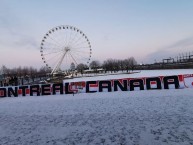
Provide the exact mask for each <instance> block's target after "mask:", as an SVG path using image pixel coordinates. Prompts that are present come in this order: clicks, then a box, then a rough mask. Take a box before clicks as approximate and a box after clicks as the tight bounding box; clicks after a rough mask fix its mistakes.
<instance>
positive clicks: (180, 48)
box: [145, 36, 193, 63]
mask: <svg viewBox="0 0 193 145" xmlns="http://www.w3.org/2000/svg"><path fill="white" fill-rule="evenodd" d="M192 51H193V36H191V37H188V38H185V39H181V40H179V41H176V42H175V43H173V44H170V45H168V46H166V47H163V48H161V49H159V50H157V51H156V52H154V53H151V54H149V55H147V56H146V57H145V61H146V62H148V63H152V62H154V61H155V60H156V61H162V59H164V58H168V57H173V58H174V57H176V56H178V55H179V54H181V53H184V54H185V53H187V52H191V53H192Z"/></svg>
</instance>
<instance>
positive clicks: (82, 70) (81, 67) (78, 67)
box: [76, 63, 88, 74]
mask: <svg viewBox="0 0 193 145" xmlns="http://www.w3.org/2000/svg"><path fill="white" fill-rule="evenodd" d="M87 68H88V66H87V65H86V64H83V63H80V64H78V65H77V67H76V69H77V71H78V72H80V73H81V74H83V72H84V70H85V69H87Z"/></svg>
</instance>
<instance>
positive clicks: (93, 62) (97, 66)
mask: <svg viewBox="0 0 193 145" xmlns="http://www.w3.org/2000/svg"><path fill="white" fill-rule="evenodd" d="M89 66H90V68H91V69H93V70H94V71H95V72H96V71H97V69H98V68H99V67H100V63H99V61H97V60H95V61H92V62H91V63H90V65H89Z"/></svg>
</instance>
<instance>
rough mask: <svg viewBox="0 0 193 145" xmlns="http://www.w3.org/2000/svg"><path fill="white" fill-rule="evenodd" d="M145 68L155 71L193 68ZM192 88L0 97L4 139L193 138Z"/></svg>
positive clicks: (182, 141)
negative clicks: (157, 69) (154, 69)
mask: <svg viewBox="0 0 193 145" xmlns="http://www.w3.org/2000/svg"><path fill="white" fill-rule="evenodd" d="M145 72H146V73H147V75H148V74H149V75H152V74H155V75H156V76H157V75H158V74H159V73H160V74H162V73H163V75H167V74H166V73H168V75H169V74H171V73H172V75H173V74H178V73H180V74H189V73H190V74H191V73H192V70H172V71H171V70H170V71H157V72H156V71H154V72H153V71H151V73H150V72H148V71H144V74H145ZM192 74H193V73H192ZM132 75H133V76H135V77H138V76H136V75H140V74H132ZM113 76H114V75H113ZM118 76H119V75H118ZM106 77H107V76H106ZM94 79H96V78H94ZM192 92H193V90H192V88H187V89H171V90H151V91H147V90H144V91H128V92H102V93H80V94H75V95H74V96H73V95H66V94H64V95H50V96H27V97H6V98H0V144H2V145H4V144H8V145H16V144H19V145H37V144H41V145H43V144H48V145H53V144H56V145H60V144H61V145H73V144H75V145H86V144H91V145H93V144H101V145H103V144H105V145H118V144H120V145H121V144H122V145H124V144H125V145H130V144H131V145H133V144H135V145H138V144H139V145H166V144H167V145H168V144H169V145H189V144H193V125H192V124H193V105H192V104H193V93H192Z"/></svg>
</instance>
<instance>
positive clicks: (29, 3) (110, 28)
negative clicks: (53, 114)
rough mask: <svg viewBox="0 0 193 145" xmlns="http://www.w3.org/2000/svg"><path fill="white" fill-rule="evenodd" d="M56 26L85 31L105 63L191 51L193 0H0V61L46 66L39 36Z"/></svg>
mask: <svg viewBox="0 0 193 145" xmlns="http://www.w3.org/2000/svg"><path fill="white" fill-rule="evenodd" d="M58 25H72V26H75V27H77V28H79V29H80V30H82V31H83V32H84V33H85V34H86V35H87V37H88V39H89V40H90V42H91V45H92V49H93V55H92V59H93V60H99V61H101V62H102V61H103V60H106V59H108V58H115V59H125V58H128V57H131V56H133V57H135V58H136V60H137V62H138V63H141V62H143V63H153V62H154V61H155V60H157V61H159V60H160V61H161V60H162V58H168V57H170V56H171V57H175V56H178V55H179V54H182V53H186V52H193V0H1V1H0V65H1V66H2V65H6V66H7V67H18V66H33V67H37V68H39V67H41V66H43V65H44V64H43V62H42V60H41V57H40V51H39V49H40V43H41V40H42V38H43V36H44V35H45V34H46V32H47V31H48V30H50V29H51V28H53V27H55V26H58Z"/></svg>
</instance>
